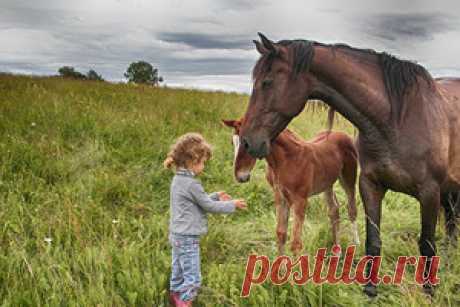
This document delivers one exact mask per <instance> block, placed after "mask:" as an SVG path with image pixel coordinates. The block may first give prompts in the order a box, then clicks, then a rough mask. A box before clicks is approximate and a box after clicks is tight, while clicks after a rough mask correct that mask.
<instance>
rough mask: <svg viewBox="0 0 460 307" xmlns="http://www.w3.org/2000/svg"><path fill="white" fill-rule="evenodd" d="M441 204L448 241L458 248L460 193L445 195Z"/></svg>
mask: <svg viewBox="0 0 460 307" xmlns="http://www.w3.org/2000/svg"><path fill="white" fill-rule="evenodd" d="M441 204H442V206H443V208H444V213H445V228H446V234H447V239H448V240H449V243H450V244H452V245H453V246H457V236H458V225H457V224H458V218H459V217H460V192H454V193H444V194H442V195H441Z"/></svg>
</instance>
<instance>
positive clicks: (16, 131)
mask: <svg viewBox="0 0 460 307" xmlns="http://www.w3.org/2000/svg"><path fill="white" fill-rule="evenodd" d="M248 98H249V97H248V96H247V95H242V94H235V93H223V92H203V91H197V90H185V89H168V88H152V87H144V86H133V85H127V84H125V85H124V84H110V83H103V82H89V81H72V80H64V79H60V78H44V77H43V78H38V77H25V76H11V75H0V140H1V141H0V220H1V224H0V225H1V226H0V304H1V306H168V303H167V298H168V292H167V288H168V277H169V273H170V265H169V263H170V247H169V245H168V240H167V237H168V222H169V210H168V208H169V183H170V180H171V178H172V176H173V174H172V172H171V171H168V170H165V169H163V166H162V162H163V160H164V158H165V155H166V153H167V151H168V149H169V146H170V144H171V143H172V142H173V141H174V140H175V138H177V137H178V136H179V135H181V134H183V133H185V132H189V131H196V132H200V133H202V134H203V135H204V136H205V138H206V139H207V140H208V141H209V142H210V143H211V144H213V146H214V155H213V158H212V160H211V161H210V162H209V163H208V165H207V168H206V170H205V173H204V174H203V175H202V176H201V180H202V182H203V185H204V187H205V189H206V190H207V191H209V192H211V191H220V190H225V191H226V192H228V193H229V194H230V195H232V196H234V197H238V198H245V199H246V200H247V203H248V207H249V209H248V210H247V211H244V212H238V213H235V214H233V215H225V216H224V215H210V216H209V229H210V231H209V234H208V235H207V236H205V237H203V239H202V247H201V252H202V275H203V288H202V290H201V293H200V295H199V297H198V300H197V301H196V304H195V306H364V305H366V306H368V305H370V306H372V305H373V306H458V305H459V304H460V293H459V291H458V290H459V289H460V274H459V272H460V254H459V252H458V249H451V250H447V248H446V245H445V244H444V239H445V234H444V228H443V222H444V221H443V218H441V219H440V222H439V223H438V229H437V243H438V252H439V254H440V255H441V257H442V258H441V268H440V272H439V276H440V278H441V283H440V285H439V286H438V287H437V291H436V295H435V297H434V298H433V299H430V298H428V297H427V296H425V295H424V294H423V292H422V291H421V287H420V286H418V285H417V284H416V283H415V281H414V280H413V275H410V274H407V275H406V278H405V280H404V282H403V284H402V285H401V286H394V285H380V286H379V296H378V297H377V298H376V299H372V300H370V299H368V298H367V297H366V296H365V295H363V293H362V287H361V286H359V285H355V284H353V285H349V286H347V285H342V284H340V285H314V284H312V283H307V284H306V285H303V286H296V285H291V284H290V283H287V284H285V285H283V286H274V285H272V284H271V283H265V284H263V285H260V286H254V287H253V288H252V292H251V295H250V296H249V297H248V298H241V297H240V291H241V285H242V281H243V278H244V271H245V265H246V260H247V256H248V255H249V254H251V253H257V254H265V255H268V256H269V257H270V258H273V257H275V256H276V253H277V248H276V241H275V211H274V206H273V198H272V193H271V191H270V189H269V186H268V184H267V183H266V182H265V176H264V162H263V161H258V162H257V165H256V169H255V170H254V172H253V176H252V179H251V181H250V182H249V183H247V184H238V183H236V182H235V180H234V179H233V172H232V160H233V149H232V145H231V134H232V131H231V130H230V129H228V128H225V127H224V126H223V125H222V124H221V119H232V118H238V117H239V116H241V115H242V114H243V113H244V111H245V109H246V104H247V101H248ZM326 117H327V113H326V111H325V110H323V109H321V108H316V109H307V110H306V111H305V112H303V113H302V115H301V116H299V117H298V118H296V119H295V120H294V122H293V123H292V124H291V125H290V127H291V128H292V129H293V130H294V131H296V132H297V133H299V134H300V135H302V136H303V137H305V138H309V137H312V136H313V135H315V134H316V133H317V132H318V131H320V130H324V128H325V127H326ZM334 129H336V130H343V131H346V132H348V133H349V134H350V135H355V133H356V132H355V130H354V128H353V127H352V126H351V125H350V124H349V123H348V122H347V121H346V120H344V119H343V118H340V116H339V117H338V118H337V119H336V122H335V126H334ZM336 193H337V196H338V199H339V201H340V202H341V204H342V207H341V218H342V223H341V226H342V227H341V235H340V238H341V243H342V245H343V246H344V247H345V246H346V245H347V243H351V242H352V237H351V233H350V231H349V230H350V223H349V221H348V220H347V214H346V210H345V202H344V201H345V195H344V193H343V191H342V190H341V188H340V187H339V186H337V188H336ZM358 221H359V233H360V238H361V242H364V241H365V231H364V212H363V208H362V204H361V200H360V198H359V197H358ZM329 225H330V224H329V221H328V216H327V210H326V205H325V204H324V202H323V200H322V198H321V197H314V198H313V199H312V200H311V202H310V206H309V207H308V209H307V217H306V222H305V225H304V230H303V231H304V234H303V242H304V253H305V254H310V255H311V254H314V253H315V252H316V250H317V249H318V248H320V247H330V246H331V243H332V238H331V233H330V230H329V227H330V226H329ZM419 229H420V219H419V205H418V203H417V202H416V201H414V200H413V199H411V198H409V197H406V196H403V195H401V194H396V193H388V194H387V196H386V198H385V201H384V204H383V213H382V225H381V233H382V242H383V248H382V251H383V254H382V255H383V257H384V258H383V259H384V260H383V268H382V270H383V272H391V271H392V269H393V266H394V263H395V262H396V260H397V258H398V256H399V255H418V254H419V251H418V245H417V241H418V237H419ZM363 252H364V245H363V244H362V245H361V246H359V248H358V255H357V256H361V255H363ZM409 272H413V269H409Z"/></svg>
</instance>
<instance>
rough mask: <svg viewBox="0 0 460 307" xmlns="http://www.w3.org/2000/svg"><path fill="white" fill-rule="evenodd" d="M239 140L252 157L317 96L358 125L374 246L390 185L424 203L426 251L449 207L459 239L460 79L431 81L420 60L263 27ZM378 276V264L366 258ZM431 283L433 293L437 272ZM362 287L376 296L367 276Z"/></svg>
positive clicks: (376, 248) (370, 246) (374, 249)
mask: <svg viewBox="0 0 460 307" xmlns="http://www.w3.org/2000/svg"><path fill="white" fill-rule="evenodd" d="M259 35H260V37H261V40H262V42H258V41H255V44H256V48H257V50H258V51H259V53H260V54H261V57H260V59H259V60H258V61H257V63H256V65H255V67H254V71H253V80H254V84H253V91H252V95H251V99H250V103H249V106H248V109H247V111H246V115H245V119H246V121H245V122H244V123H243V125H242V127H241V143H242V145H243V146H244V147H245V148H246V149H247V150H248V152H249V153H250V154H251V155H252V156H254V157H258V158H261V157H265V156H267V154H268V153H269V152H270V141H271V140H273V139H275V138H276V136H277V135H278V134H279V133H280V132H281V131H283V129H284V128H285V127H286V126H287V125H288V123H289V122H290V121H291V120H292V119H293V118H294V117H295V116H297V115H298V114H299V113H300V112H301V111H302V110H303V108H304V107H305V104H306V102H307V100H308V99H319V100H322V101H323V102H325V103H326V104H328V105H329V106H330V107H332V108H333V109H335V110H337V111H338V112H339V113H341V114H342V115H343V116H344V117H346V118H347V119H348V120H349V121H350V122H352V123H353V124H354V125H355V126H356V127H357V128H358V130H359V136H358V143H357V145H358V152H359V161H360V166H361V173H360V177H359V188H360V194H361V198H362V201H363V204H364V209H365V214H366V254H367V255H370V256H378V255H380V249H381V240H380V217H381V202H382V199H383V198H384V196H385V192H386V191H387V190H393V191H398V192H403V193H405V194H408V195H411V196H413V197H415V198H416V199H417V200H418V201H419V202H420V205H421V206H420V208H421V235H420V240H419V248H420V252H421V254H422V255H423V256H427V257H428V261H427V262H428V263H427V267H426V270H425V277H428V269H429V266H430V264H431V257H432V256H434V255H435V254H436V244H435V230H436V222H437V218H438V211H439V208H440V206H441V205H442V206H443V207H444V210H445V213H446V214H445V216H446V232H447V234H448V237H449V238H450V239H451V241H455V240H456V235H457V227H456V223H457V222H456V217H457V216H458V208H459V205H457V203H458V201H457V202H455V201H450V200H454V199H458V191H459V190H460V117H459V114H460V103H459V97H460V79H453V78H441V79H433V78H432V77H431V76H430V74H429V73H428V72H427V71H426V70H425V68H423V67H422V66H420V65H418V64H416V63H413V62H409V61H404V60H400V59H397V58H395V57H393V56H391V55H389V54H386V53H378V52H375V51H373V50H368V49H366V50H365V49H357V48H353V47H349V46H346V45H327V44H322V43H317V42H312V41H305V40H285V41H280V42H277V43H274V42H272V41H270V40H268V39H267V38H266V37H265V36H263V35H262V34H259ZM367 272H368V273H369V272H370V274H371V278H373V277H376V276H377V273H378V272H375V271H374V270H371V263H369V265H368V266H367ZM424 288H425V289H426V290H427V292H429V293H433V291H432V287H431V283H430V282H429V280H428V281H427V282H426V283H425V285H424ZM364 291H365V292H366V293H367V294H368V295H370V296H375V295H376V294H377V290H376V287H375V285H374V284H373V283H372V282H369V283H368V284H367V285H366V286H365V287H364Z"/></svg>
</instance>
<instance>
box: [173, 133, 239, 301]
mask: <svg viewBox="0 0 460 307" xmlns="http://www.w3.org/2000/svg"><path fill="white" fill-rule="evenodd" d="M210 158H211V146H210V145H209V144H208V143H207V142H206V141H205V140H204V138H203V137H202V136H201V135H200V134H198V133H187V134H185V135H183V136H181V137H180V138H179V139H178V140H177V142H176V143H175V144H174V145H173V146H172V147H171V151H170V152H169V153H168V156H167V158H166V160H165V161H164V166H165V168H172V167H174V168H175V171H176V175H175V176H174V178H173V180H172V183H171V191H170V193H171V194H170V198H171V199H170V205H171V207H170V210H171V219H170V223H169V242H170V243H171V246H172V271H171V281H170V299H171V303H172V304H175V305H176V306H191V304H192V300H193V299H194V298H195V297H196V295H197V292H198V289H199V287H200V285H201V271H200V245H199V244H200V235H203V234H206V233H207V231H208V229H207V228H208V225H207V224H208V220H207V216H206V214H207V213H233V212H234V211H235V208H238V209H245V208H246V203H245V201H244V200H242V199H237V200H232V198H231V197H230V196H229V195H228V194H226V193H225V192H214V193H211V194H209V195H208V194H206V193H205V191H204V189H203V187H202V186H201V183H200V181H199V180H198V179H196V176H198V175H199V174H200V173H201V172H202V171H203V169H204V164H205V162H206V161H207V160H209V159H210Z"/></svg>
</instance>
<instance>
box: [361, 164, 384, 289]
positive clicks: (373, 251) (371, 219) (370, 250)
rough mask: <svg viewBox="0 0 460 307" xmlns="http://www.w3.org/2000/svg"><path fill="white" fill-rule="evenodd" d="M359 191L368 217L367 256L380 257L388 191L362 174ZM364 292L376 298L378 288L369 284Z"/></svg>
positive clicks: (369, 272)
mask: <svg viewBox="0 0 460 307" xmlns="http://www.w3.org/2000/svg"><path fill="white" fill-rule="evenodd" d="M359 191H360V194H361V199H362V201H363V205H364V213H365V216H366V255H368V256H380V248H381V246H382V241H381V240H380V217H381V215H382V207H381V205H382V200H383V197H384V196H385V192H386V189H385V188H383V187H381V186H380V185H379V184H377V183H376V182H374V181H373V180H372V179H370V178H369V177H367V176H365V175H364V174H363V173H361V175H360V177H359ZM371 265H372V263H371V262H368V265H367V267H366V275H367V276H369V277H371V279H372V276H370V274H371V273H375V272H371ZM364 292H365V293H366V294H367V295H368V296H376V295H377V288H376V285H373V284H372V283H371V282H369V283H368V284H367V285H365V286H364Z"/></svg>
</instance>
